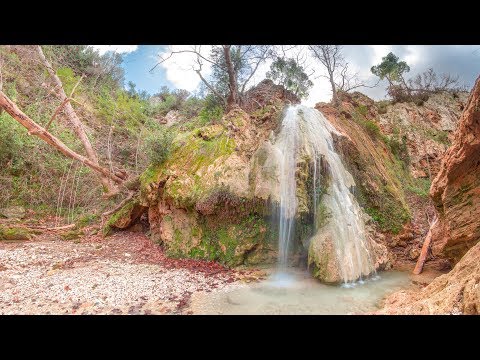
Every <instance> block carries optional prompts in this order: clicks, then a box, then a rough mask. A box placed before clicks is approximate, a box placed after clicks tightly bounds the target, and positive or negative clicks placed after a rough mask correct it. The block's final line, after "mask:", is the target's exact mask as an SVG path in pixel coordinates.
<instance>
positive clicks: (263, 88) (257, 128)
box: [140, 81, 298, 266]
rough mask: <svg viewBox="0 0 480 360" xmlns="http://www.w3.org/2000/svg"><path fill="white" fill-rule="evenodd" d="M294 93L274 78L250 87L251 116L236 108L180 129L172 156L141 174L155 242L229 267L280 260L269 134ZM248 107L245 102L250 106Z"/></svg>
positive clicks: (274, 165)
mask: <svg viewBox="0 0 480 360" xmlns="http://www.w3.org/2000/svg"><path fill="white" fill-rule="evenodd" d="M287 99H290V101H292V102H295V101H297V102H298V98H296V97H295V96H294V95H293V94H291V93H290V92H288V91H285V90H284V89H283V87H278V86H276V85H273V83H271V82H270V81H264V82H261V83H260V84H259V85H258V86H257V87H255V88H254V89H251V90H249V91H248V92H247V96H246V98H245V103H244V104H243V105H242V106H247V105H248V106H250V112H249V113H247V112H245V110H243V109H242V108H240V107H235V108H233V109H232V110H231V111H229V112H228V113H227V114H226V115H224V116H223V118H222V119H221V121H216V122H214V123H211V124H209V125H207V126H203V127H201V128H196V129H194V130H192V131H186V132H180V133H179V134H178V136H177V137H176V138H175V140H174V143H173V149H172V152H171V155H170V157H169V158H168V159H167V160H166V161H165V162H164V163H163V164H161V165H158V166H150V167H149V168H148V169H147V170H146V171H145V172H144V173H143V174H142V176H141V177H140V183H141V184H140V190H141V196H140V204H141V205H142V206H145V207H147V208H148V220H149V223H150V233H151V237H152V239H154V240H155V241H157V242H158V243H161V244H162V245H163V246H164V247H165V249H166V253H167V254H168V255H169V256H173V257H192V258H199V259H209V260H217V261H219V262H221V263H223V264H226V265H228V266H237V265H240V264H254V263H259V262H262V263H268V262H273V261H276V257H277V240H278V239H277V237H276V236H275V231H274V230H272V229H271V226H270V225H271V224H270V222H269V218H268V216H269V215H270V212H271V209H272V203H274V202H275V201H277V198H278V168H277V162H276V156H275V154H274V149H273V147H272V143H271V141H270V140H271V136H272V134H273V131H274V130H275V129H276V127H277V126H278V123H279V119H280V118H281V113H282V110H283V108H284V106H285V102H286V101H287ZM248 106H247V107H248Z"/></svg>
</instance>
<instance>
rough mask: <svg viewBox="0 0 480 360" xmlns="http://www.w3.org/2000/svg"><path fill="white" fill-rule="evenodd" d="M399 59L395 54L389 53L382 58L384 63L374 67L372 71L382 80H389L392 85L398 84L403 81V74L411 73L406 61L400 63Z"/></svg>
mask: <svg viewBox="0 0 480 360" xmlns="http://www.w3.org/2000/svg"><path fill="white" fill-rule="evenodd" d="M398 60H399V58H398V56H396V55H395V54H393V53H391V52H390V53H389V54H388V55H387V56H384V57H383V58H382V62H381V63H380V64H378V65H376V66H372V67H371V69H370V71H371V72H372V73H373V74H374V75H376V76H378V77H379V78H380V79H382V80H383V79H385V78H387V79H388V81H389V82H391V83H398V82H401V81H402V80H403V73H405V72H409V71H410V67H409V66H408V65H407V63H406V62H405V61H398Z"/></svg>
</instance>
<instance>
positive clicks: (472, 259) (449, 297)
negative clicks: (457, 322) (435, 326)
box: [379, 243, 480, 315]
mask: <svg viewBox="0 0 480 360" xmlns="http://www.w3.org/2000/svg"><path fill="white" fill-rule="evenodd" d="M478 259H480V243H477V244H476V245H475V246H474V247H472V248H471V249H470V250H469V251H468V252H467V253H466V254H465V255H464V256H463V258H462V259H461V260H460V261H459V262H458V263H457V264H456V265H455V267H454V268H453V269H452V271H450V272H449V273H448V274H444V275H441V276H439V277H437V278H436V279H435V280H433V281H432V282H431V283H430V284H429V285H428V286H426V287H425V288H423V289H421V290H419V291H414V290H410V291H400V292H396V293H394V294H392V295H390V296H389V297H388V298H387V299H386V301H385V307H384V308H383V309H382V310H380V311H379V313H380V314H409V315H413V314H472V315H473V314H480V262H479V261H478Z"/></svg>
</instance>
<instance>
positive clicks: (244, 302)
mask: <svg viewBox="0 0 480 360" xmlns="http://www.w3.org/2000/svg"><path fill="white" fill-rule="evenodd" d="M409 285H410V280H409V277H408V274H407V273H402V272H396V271H395V272H394V271H392V272H382V273H380V274H379V275H378V276H376V277H374V278H370V279H367V280H364V281H363V282H361V283H359V282H357V283H355V284H353V285H349V286H348V287H346V286H341V285H339V286H333V285H325V284H322V283H320V282H318V281H317V280H315V279H313V278H312V277H311V275H310V274H309V273H308V272H303V271H300V270H297V271H289V272H284V273H274V274H272V275H271V276H270V277H269V278H267V279H266V280H263V281H261V282H258V283H254V284H251V285H250V284H245V285H244V286H242V287H237V288H233V289H229V290H228V289H227V290H220V291H218V292H214V293H206V294H204V295H201V296H198V297H195V298H193V299H192V307H191V308H192V310H193V312H194V313H195V314H233V315H241V314H247V315H248V314H252V315H254V314H265V315H270V314H271V315H273V314H292V315H293V314H361V313H366V312H371V311H375V310H377V309H378V308H379V306H380V301H381V300H382V298H383V297H384V296H385V295H386V294H388V293H391V292H393V291H396V290H400V289H403V288H406V287H408V286H409Z"/></svg>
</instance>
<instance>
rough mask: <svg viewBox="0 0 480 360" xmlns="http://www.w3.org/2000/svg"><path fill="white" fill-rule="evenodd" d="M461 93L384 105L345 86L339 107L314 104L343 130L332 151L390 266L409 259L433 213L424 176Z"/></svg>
mask: <svg viewBox="0 0 480 360" xmlns="http://www.w3.org/2000/svg"><path fill="white" fill-rule="evenodd" d="M467 96H468V94H466V93H459V94H455V95H454V94H446V93H443V94H435V95H432V96H431V97H430V98H429V99H428V101H426V102H425V103H424V104H414V103H397V104H390V103H388V102H385V101H381V102H374V101H373V100H372V99H370V98H368V97H366V96H365V95H363V94H360V93H353V94H343V95H342V96H341V100H342V103H341V106H340V107H339V108H335V107H333V106H332V105H330V104H326V103H319V104H317V105H316V108H317V109H318V110H320V111H321V112H322V113H323V114H324V115H325V116H326V117H327V118H328V119H329V121H330V122H331V123H332V124H333V125H334V126H335V127H336V128H337V130H338V131H339V132H341V133H342V134H344V135H345V136H340V137H337V139H336V147H337V150H338V151H339V152H340V153H341V154H342V155H343V160H344V161H345V163H346V165H347V168H348V170H349V171H350V173H351V174H352V175H353V177H354V179H355V182H356V184H357V189H356V196H357V198H358V201H359V203H360V204H361V205H362V207H363V209H364V210H365V211H366V212H367V213H368V214H369V215H370V217H371V218H370V221H367V222H369V227H370V229H371V236H372V237H373V238H375V239H377V240H379V241H380V242H383V243H384V244H386V245H387V246H388V247H389V249H390V260H391V263H392V264H393V265H394V266H400V265H401V264H400V263H402V267H403V266H407V267H408V266H411V265H408V264H412V263H413V262H414V261H415V260H416V258H417V257H418V255H419V253H420V248H421V245H422V243H423V238H424V236H425V234H426V232H427V230H428V227H429V220H431V219H432V218H433V216H434V212H435V211H434V207H433V204H432V203H431V200H430V199H429V197H428V190H429V188H430V179H433V176H434V175H435V174H436V173H438V171H439V168H440V161H441V157H442V155H443V154H444V153H445V151H446V149H447V146H448V144H449V142H450V139H453V133H452V130H453V129H455V128H456V124H457V122H458V118H459V116H460V114H461V110H462V109H463V107H464V106H465V100H466V98H467ZM436 255H437V256H438V255H439V254H436ZM430 259H432V257H430ZM438 260H439V261H440V259H438ZM438 266H439V267H444V266H446V264H444V263H443V262H441V261H440V262H439V263H438ZM387 267H388V264H387Z"/></svg>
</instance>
